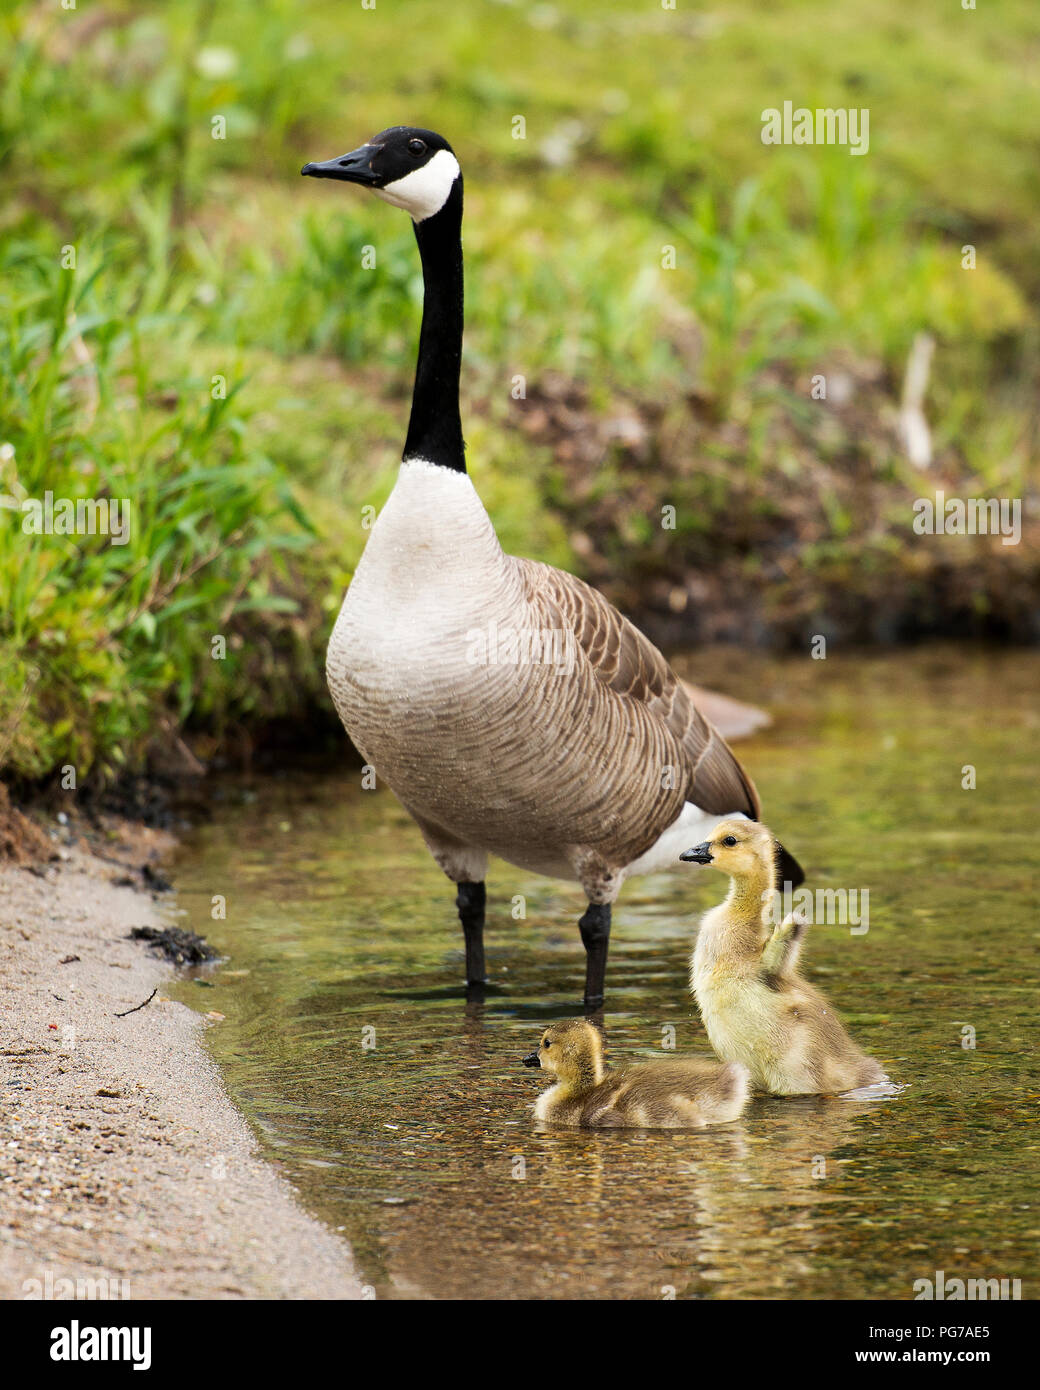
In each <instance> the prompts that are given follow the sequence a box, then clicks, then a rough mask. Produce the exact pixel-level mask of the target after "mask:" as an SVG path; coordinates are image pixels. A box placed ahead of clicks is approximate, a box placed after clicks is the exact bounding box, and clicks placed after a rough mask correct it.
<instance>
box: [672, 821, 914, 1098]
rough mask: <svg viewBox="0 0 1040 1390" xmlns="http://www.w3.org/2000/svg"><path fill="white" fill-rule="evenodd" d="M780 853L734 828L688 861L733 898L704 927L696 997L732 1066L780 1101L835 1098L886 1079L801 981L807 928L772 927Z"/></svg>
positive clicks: (696, 961) (747, 830)
mask: <svg viewBox="0 0 1040 1390" xmlns="http://www.w3.org/2000/svg"><path fill="white" fill-rule="evenodd" d="M778 851H779V846H778V845H777V843H776V841H775V840H774V839H773V837H772V835H771V834H770V832H769V831H768V830H767V828H766V827H765V826H764V825H761V824H759V823H756V822H754V821H747V820H737V819H733V820H726V821H723V822H722V823H721V824H720V825H718V826H717V827H716V828H715V830H714V832H713V833H712V836H711V839H710V840H705V841H704V843H703V844H699V845H696V846H694V848H693V849H689V850H687V851H686V852H685V853H684V854H681V855H680V856H679V857H680V859H684V860H686V861H688V862H692V863H695V864H710V865H711V866H712V867H713V868H715V869H718V870H720V871H721V872H722V873H724V874H728V875H729V877H730V889H729V895H728V896H727V898H726V901H725V902H724V903H721V904H720V905H719V906H718V907H715V908H712V909H711V911H710V912H706V913H705V914H704V917H703V919H702V920H701V925H700V931H699V933H698V936H697V944H696V946H695V948H694V952H693V959H692V961H691V968H690V988H691V989H692V991H693V995H694V998H695V999H696V1000H697V1007H698V1008H699V1009H700V1011H701V1017H702V1018H703V1020H704V1026H705V1028H706V1029H707V1031H708V1038H709V1040H710V1042H711V1045H712V1047H713V1048H714V1049H715V1051H716V1053H717V1054H718V1056H719V1057H720V1058H722V1060H723V1061H725V1062H742V1063H743V1064H744V1065H745V1066H746V1067H747V1068H748V1069H749V1070H750V1072H751V1079H752V1082H753V1084H754V1085H755V1086H756V1087H758V1088H760V1089H761V1090H764V1091H769V1092H771V1093H772V1094H773V1095H777V1096H797V1095H837V1094H840V1093H841V1092H843V1091H851V1090H855V1089H858V1088H860V1087H863V1086H873V1085H876V1084H877V1083H879V1082H885V1081H887V1080H888V1078H887V1077H886V1076H885V1073H884V1071H883V1070H882V1069H881V1067H880V1066H879V1065H878V1063H877V1062H875V1061H874V1060H873V1059H872V1058H870V1057H868V1056H866V1055H865V1053H863V1052H861V1051H860V1050H859V1048H858V1047H857V1046H856V1044H855V1043H854V1042H853V1041H852V1039H851V1038H850V1037H849V1035H848V1033H846V1031H845V1029H844V1028H843V1027H842V1025H841V1024H840V1023H839V1022H838V1019H837V1018H836V1017H835V1014H834V1010H833V1009H832V1008H831V1006H830V1004H829V1003H828V1002H827V1000H826V999H825V998H824V997H823V995H822V994H821V993H820V991H819V990H818V989H814V988H813V986H812V985H811V984H809V983H808V981H806V980H805V979H803V977H802V976H801V975H800V974H799V972H798V957H799V955H800V954H801V950H802V946H803V944H804V941H805V933H806V929H807V926H808V923H807V922H806V920H805V918H804V917H801V916H800V915H799V914H798V913H791V914H790V916H788V917H786V918H785V919H784V920H783V922H781V923H780V924H779V925H778V926H773V925H771V923H770V922H769V921H768V916H769V908H770V905H771V902H772V892H773V889H774V887H775V886H776V864H777V855H778Z"/></svg>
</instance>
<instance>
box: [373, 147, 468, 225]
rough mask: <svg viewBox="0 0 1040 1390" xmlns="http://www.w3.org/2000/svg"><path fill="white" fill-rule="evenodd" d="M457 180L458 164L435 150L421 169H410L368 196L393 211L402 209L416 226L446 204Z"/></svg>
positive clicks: (445, 154) (449, 156) (453, 159)
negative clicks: (386, 204)
mask: <svg viewBox="0 0 1040 1390" xmlns="http://www.w3.org/2000/svg"><path fill="white" fill-rule="evenodd" d="M458 176H459V161H458V160H457V159H456V158H455V156H454V155H453V154H451V153H450V152H449V151H448V150H438V151H437V153H436V154H435V155H434V156H433V158H432V159H430V160H428V161H427V162H426V163H425V164H424V165H423V166H422V168H421V169H413V170H412V172H411V173H410V174H405V175H404V177H403V178H400V179H395V180H394V181H393V183H388V184H387V185H386V187H385V188H373V190H372V192H373V193H375V194H376V196H377V197H379V198H382V199H383V201H384V202H385V203H390V204H392V206H393V207H395V208H404V210H405V212H409V213H411V215H412V217H413V219H414V220H415V221H416V222H423V221H425V220H426V218H427V217H432V216H433V214H434V213H435V212H440V210H441V208H442V207H443V206H444V204H445V203H446V202H447V201H448V194H449V193H450V192H451V188H452V184H453V183H454V182H455V180H456V179H457V178H458Z"/></svg>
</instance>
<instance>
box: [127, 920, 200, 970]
mask: <svg viewBox="0 0 1040 1390" xmlns="http://www.w3.org/2000/svg"><path fill="white" fill-rule="evenodd" d="M130 938H131V940H133V941H147V942H148V944H149V946H150V947H151V948H152V950H154V951H156V952H158V953H159V954H160V955H163V956H165V957H166V958H167V960H171V961H173V963H174V965H202V964H203V962H205V961H208V960H219V959H220V952H219V951H217V950H214V948H213V947H212V946H211V945H210V944H209V942H208V941H206V940H205V938H204V937H201V936H196V935H195V933H194V932H190V931H184V930H182V928H180V927H163V928H161V929H160V928H159V927H134V928H133V929H132V930H131V932H130Z"/></svg>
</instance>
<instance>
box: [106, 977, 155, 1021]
mask: <svg viewBox="0 0 1040 1390" xmlns="http://www.w3.org/2000/svg"><path fill="white" fill-rule="evenodd" d="M158 993H159V986H158V985H156V986H155V988H154V989H153V990H152V992H151V994H150V995H149V996H148V998H147V999H146V1000H145V1001H144V1004H150V1003H151V1002H152V1000H153V999H154V998H155V996H156V995H157V994H158ZM144 1004H138V1005H137V1006H136V1008H133V1009H127V1011H126V1013H122V1014H116V1018H126V1016H127V1014H135V1013H137V1011H138V1009H143V1008H144Z"/></svg>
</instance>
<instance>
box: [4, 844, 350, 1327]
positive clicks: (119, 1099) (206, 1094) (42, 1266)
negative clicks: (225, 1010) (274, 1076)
mask: <svg viewBox="0 0 1040 1390" xmlns="http://www.w3.org/2000/svg"><path fill="white" fill-rule="evenodd" d="M63 853H64V855H66V856H67V857H66V858H65V859H64V861H63V862H60V863H58V864H52V865H48V866H46V867H45V869H39V868H38V869H37V870H36V872H35V873H34V872H33V871H31V870H30V869H27V868H25V867H21V868H16V867H8V866H0V1297H2V1298H7V1299H11V1298H13V1299H20V1298H25V1297H26V1295H27V1294H32V1293H34V1292H36V1291H37V1284H35V1283H33V1281H38V1285H39V1288H40V1290H41V1291H43V1292H44V1295H45V1296H46V1293H47V1290H48V1289H50V1290H54V1291H56V1292H60V1291H61V1289H62V1288H63V1287H67V1286H62V1285H60V1284H59V1283H58V1281H60V1280H62V1279H71V1280H73V1281H75V1280H88V1281H97V1280H99V1279H106V1280H109V1281H111V1288H110V1289H109V1290H107V1291H108V1292H111V1293H112V1294H114V1295H115V1296H129V1297H131V1298H357V1297H360V1296H361V1285H360V1281H359V1279H358V1278H357V1276H356V1274H355V1272H354V1269H353V1266H352V1263H351V1258H350V1250H349V1248H348V1246H347V1245H346V1243H345V1242H344V1241H342V1240H341V1239H340V1238H339V1237H338V1236H336V1235H335V1234H333V1233H332V1232H330V1231H328V1230H327V1229H326V1228H325V1227H324V1226H322V1225H321V1224H320V1223H319V1222H317V1221H315V1220H313V1219H312V1218H311V1217H309V1216H308V1215H307V1214H306V1213H305V1212H304V1211H303V1210H302V1209H301V1208H300V1207H299V1206H298V1205H297V1202H296V1200H295V1198H294V1195H293V1191H292V1189H291V1188H290V1186H289V1184H288V1183H287V1182H286V1181H285V1180H284V1179H283V1178H282V1177H281V1176H280V1175H279V1174H278V1173H277V1171H276V1170H275V1169H274V1168H272V1167H271V1166H270V1165H269V1164H267V1163H266V1162H264V1161H262V1160H261V1159H260V1158H259V1157H258V1156H257V1152H256V1143H255V1140H254V1139H253V1136H252V1134H251V1132H250V1130H249V1128H248V1126H247V1124H246V1123H245V1121H244V1119H243V1118H242V1116H241V1115H240V1114H239V1113H238V1111H237V1110H236V1109H235V1108H234V1106H233V1105H232V1104H231V1101H230V1100H229V1099H228V1096H227V1094H226V1093H225V1091H224V1089H223V1085H222V1082H221V1078H220V1074H219V1071H218V1069H217V1067H216V1065H215V1064H214V1063H213V1062H212V1060H211V1059H210V1058H209V1057H208V1055H207V1054H206V1052H205V1051H204V1049H203V1047H202V1046H201V1042H200V1040H201V1036H202V1031H203V1029H204V1028H206V1027H209V1026H213V1027H219V1022H213V1023H209V1022H207V1020H205V1019H204V1018H202V1017H201V1016H200V1015H199V1014H196V1013H194V1012H193V1011H192V1010H190V1009H188V1008H186V1007H185V1006H184V1005H182V1004H178V1003H174V1002H172V1001H170V1000H168V999H165V998H163V986H164V984H165V982H166V981H168V980H169V979H170V978H171V977H172V970H171V967H169V966H168V965H167V964H166V963H165V962H164V961H162V960H160V959H157V958H156V957H155V956H154V955H153V954H152V953H151V952H150V951H149V950H147V949H146V947H145V946H143V945H142V944H140V943H138V942H131V941H128V940H126V936H127V933H128V932H129V930H130V928H131V927H132V926H143V925H149V924H150V925H162V924H161V923H160V922H159V919H158V916H157V914H156V911H155V908H154V905H153V902H152V899H151V897H150V896H149V895H148V894H147V893H145V892H143V891H141V890H139V889H137V888H134V887H129V886H117V884H116V883H115V882H114V880H116V879H119V878H120V877H125V876H126V871H125V869H120V868H119V867H118V866H114V865H113V864H111V863H106V862H104V861H103V860H101V859H99V858H96V857H95V856H94V855H92V854H90V853H87V852H85V851H84V850H83V849H80V850H64V851H63ZM41 873H45V877H41V876H39V875H40V874H41ZM155 989H157V991H158V992H157V993H156V995H155V997H154V998H153V999H152V1001H151V1002H150V1003H149V1004H147V1005H146V1006H145V1007H144V1008H142V1009H140V1010H138V1011H137V1012H136V1013H130V1014H128V1015H127V1016H126V1017H124V1018H118V1017H116V1015H117V1014H119V1013H122V1012H124V1011H125V1010H128V1009H132V1008H134V1006H135V1005H138V1004H140V1003H141V1002H142V1000H145V999H147V998H148V996H149V994H151V992H152V991H153V990H155ZM116 1281H120V1282H118V1283H117V1282H116ZM122 1281H126V1282H125V1283H123V1282H122ZM96 1287H97V1286H96ZM99 1287H100V1290H101V1291H102V1292H105V1291H106V1290H105V1287H104V1286H99ZM89 1288H90V1285H89V1284H84V1285H81V1290H89Z"/></svg>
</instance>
